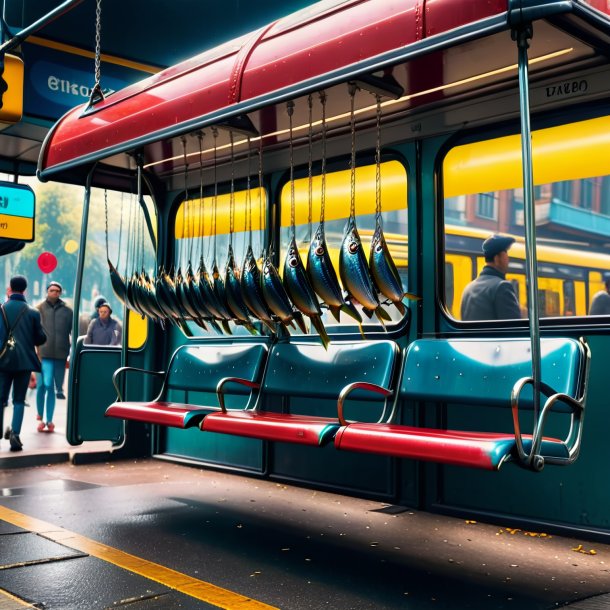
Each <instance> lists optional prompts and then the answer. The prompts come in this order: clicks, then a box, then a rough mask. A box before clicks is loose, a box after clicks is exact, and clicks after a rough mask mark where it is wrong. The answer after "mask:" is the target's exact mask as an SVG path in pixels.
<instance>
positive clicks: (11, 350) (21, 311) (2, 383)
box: [0, 275, 47, 451]
mask: <svg viewBox="0 0 610 610" xmlns="http://www.w3.org/2000/svg"><path fill="white" fill-rule="evenodd" d="M27 286H28V282H27V280H26V278H25V277H23V276H22V275H15V276H13V277H12V278H11V280H10V283H9V289H8V293H7V294H8V296H9V299H8V301H7V302H6V303H3V304H2V305H1V306H0V307H1V309H2V311H1V312H0V313H2V315H1V316H0V334H1V336H2V337H3V341H2V345H1V349H0V354H1V355H0V396H8V390H9V388H10V386H11V384H12V385H13V420H12V423H11V426H10V427H8V428H7V429H6V431H5V433H4V438H5V439H7V440H8V441H9V443H10V449H11V451H21V450H22V449H23V443H22V442H21V439H20V438H19V434H20V433H21V425H22V423H23V414H24V408H25V395H26V393H27V391H28V384H29V383H30V375H31V373H32V371H38V372H39V371H40V360H39V359H38V356H37V354H36V347H38V346H39V345H43V344H44V343H45V341H46V340H47V336H46V334H45V332H44V329H43V328H42V323H41V321H40V313H39V312H38V311H37V310H36V309H34V308H33V307H30V306H29V305H28V304H27V302H26V300H25V296H24V292H25V290H26V288H27ZM2 331H3V332H2ZM3 411H4V409H0V430H1V429H2V428H3V415H2V412H3Z"/></svg>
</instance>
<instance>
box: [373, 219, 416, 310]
mask: <svg viewBox="0 0 610 610" xmlns="http://www.w3.org/2000/svg"><path fill="white" fill-rule="evenodd" d="M369 266H370V270H371V278H372V279H373V283H374V285H375V287H376V288H377V291H378V292H379V293H381V294H382V295H383V296H384V297H386V298H387V299H388V300H390V301H391V302H392V303H394V305H395V306H396V308H397V309H398V311H399V312H400V313H401V314H402V315H404V314H405V312H406V307H405V306H404V304H403V302H402V299H403V298H404V297H407V298H409V299H412V300H417V299H419V297H418V296H416V295H414V294H411V293H409V292H405V290H404V288H403V286H402V281H401V279H400V275H399V274H398V269H396V265H395V264H394V259H393V258H392V255H391V254H390V249H389V248H388V244H387V243H386V240H385V236H384V234H383V229H382V227H381V223H380V222H377V226H376V227H375V233H374V234H373V239H372V240H371V253H370V256H369Z"/></svg>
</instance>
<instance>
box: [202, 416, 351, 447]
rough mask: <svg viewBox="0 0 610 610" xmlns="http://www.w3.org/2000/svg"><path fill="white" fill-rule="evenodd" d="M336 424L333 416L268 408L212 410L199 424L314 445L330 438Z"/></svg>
mask: <svg viewBox="0 0 610 610" xmlns="http://www.w3.org/2000/svg"><path fill="white" fill-rule="evenodd" d="M338 428H339V422H338V420H336V419H330V418H327V417H313V416H309V415H294V414H288V413H273V412H270V411H228V412H227V413H212V414H210V415H208V416H207V417H206V418H205V419H204V420H203V423H202V425H201V429H202V430H204V431H207V432H221V433H223V434H233V435H236V436H249V437H252V438H259V439H262V440H267V441H283V442H288V443H299V444H302V445H316V446H318V445H323V444H325V443H327V442H328V441H330V440H331V439H332V438H333V437H334V435H335V432H336V431H337V429H338Z"/></svg>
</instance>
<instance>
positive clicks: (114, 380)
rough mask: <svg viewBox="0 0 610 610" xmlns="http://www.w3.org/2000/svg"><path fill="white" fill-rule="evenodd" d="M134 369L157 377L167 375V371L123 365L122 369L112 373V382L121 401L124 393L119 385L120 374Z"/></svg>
mask: <svg viewBox="0 0 610 610" xmlns="http://www.w3.org/2000/svg"><path fill="white" fill-rule="evenodd" d="M132 371H133V372H137V373H144V374H146V375H155V376H157V377H163V376H164V375H165V371H149V370H147V369H137V368H135V367H133V366H122V367H121V368H120V369H117V370H116V371H114V373H113V374H112V384H113V385H114V389H115V390H116V393H117V397H118V399H119V402H123V395H122V394H121V390H120V387H119V376H120V375H121V374H123V373H127V372H132Z"/></svg>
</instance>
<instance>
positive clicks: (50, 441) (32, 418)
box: [0, 390, 112, 610]
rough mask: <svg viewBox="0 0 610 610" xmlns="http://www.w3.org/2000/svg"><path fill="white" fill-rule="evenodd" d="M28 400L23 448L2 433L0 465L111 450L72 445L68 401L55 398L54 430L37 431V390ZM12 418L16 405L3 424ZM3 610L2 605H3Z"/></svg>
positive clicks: (92, 444)
mask: <svg viewBox="0 0 610 610" xmlns="http://www.w3.org/2000/svg"><path fill="white" fill-rule="evenodd" d="M26 400H27V402H28V404H29V405H30V406H29V407H26V408H25V414H24V417H23V425H22V428H21V434H20V438H21V442H22V443H23V451H10V450H9V447H10V445H9V442H8V441H7V440H5V439H4V437H3V436H0V468H21V467H23V466H36V465H41V464H45V463H58V462H67V461H68V460H70V459H71V458H72V456H73V455H74V454H75V453H89V452H98V451H101V452H103V451H109V450H110V448H111V446H112V445H111V443H110V442H104V441H101V442H88V443H83V444H82V445H78V446H76V447H73V446H72V445H70V444H69V443H68V441H67V440H66V400H65V399H56V403H55V413H54V416H53V419H54V422H53V423H54V424H55V431H54V432H53V433H49V432H38V431H37V426H38V424H39V422H38V421H37V420H36V390H28V394H27V397H26ZM12 418H13V406H12V404H11V403H10V401H9V406H8V407H6V408H5V409H4V426H3V429H2V432H3V433H4V430H5V429H6V427H7V426H10V424H11V420H12ZM0 610H2V608H1V607H0Z"/></svg>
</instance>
